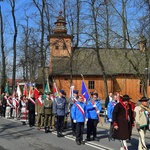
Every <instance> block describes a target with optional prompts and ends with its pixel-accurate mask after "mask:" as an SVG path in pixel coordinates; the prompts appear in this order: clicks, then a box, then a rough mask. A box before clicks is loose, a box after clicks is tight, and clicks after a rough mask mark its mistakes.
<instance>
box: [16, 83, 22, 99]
mask: <svg viewBox="0 0 150 150" xmlns="http://www.w3.org/2000/svg"><path fill="white" fill-rule="evenodd" d="M16 93H17V95H18V99H19V100H20V96H21V95H22V93H21V90H20V86H19V83H18V85H17V91H16Z"/></svg>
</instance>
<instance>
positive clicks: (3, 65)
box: [0, 7, 7, 91]
mask: <svg viewBox="0 0 150 150" xmlns="http://www.w3.org/2000/svg"><path fill="white" fill-rule="evenodd" d="M0 31H1V34H0V35H1V52H2V78H1V91H4V89H5V85H6V79H7V77H6V56H5V50H4V35H3V33H4V29H3V16H2V11H1V7H0Z"/></svg>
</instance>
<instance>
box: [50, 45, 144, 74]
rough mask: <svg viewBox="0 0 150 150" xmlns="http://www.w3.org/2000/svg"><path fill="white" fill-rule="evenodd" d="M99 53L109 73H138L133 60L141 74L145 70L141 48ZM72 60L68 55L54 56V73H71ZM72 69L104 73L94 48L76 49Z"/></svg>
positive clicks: (81, 72) (74, 71)
mask: <svg viewBox="0 0 150 150" xmlns="http://www.w3.org/2000/svg"><path fill="white" fill-rule="evenodd" d="M99 53H100V58H101V60H102V63H103V65H104V68H105V73H106V74H107V75H115V74H136V71H135V69H134V68H133V66H132V65H131V62H132V63H133V64H134V66H136V68H137V70H139V72H140V73H141V74H143V73H144V71H145V56H144V54H143V53H141V52H140V51H139V50H130V49H99ZM129 60H130V61H131V62H129ZM70 61H71V59H70V58H68V57H53V58H52V64H51V65H52V74H53V75H70V68H71V67H70ZM72 70H73V75H80V74H84V75H102V70H101V67H100V66H99V63H98V60H97V53H96V51H95V50H94V49H92V48H77V49H75V51H74V53H73V59H72Z"/></svg>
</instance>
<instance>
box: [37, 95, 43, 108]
mask: <svg viewBox="0 0 150 150" xmlns="http://www.w3.org/2000/svg"><path fill="white" fill-rule="evenodd" d="M37 102H38V104H39V105H40V106H42V105H43V102H42V97H41V96H40V97H38V98H37Z"/></svg>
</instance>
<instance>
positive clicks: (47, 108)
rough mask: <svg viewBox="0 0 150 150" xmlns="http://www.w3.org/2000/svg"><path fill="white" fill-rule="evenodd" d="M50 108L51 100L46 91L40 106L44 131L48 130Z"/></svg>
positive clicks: (51, 105)
mask: <svg viewBox="0 0 150 150" xmlns="http://www.w3.org/2000/svg"><path fill="white" fill-rule="evenodd" d="M52 109H53V101H52V100H51V99H50V93H48V92H47V93H46V98H45V99H44V102H43V106H42V111H43V116H44V129H45V133H48V132H50V122H51V115H52Z"/></svg>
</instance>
